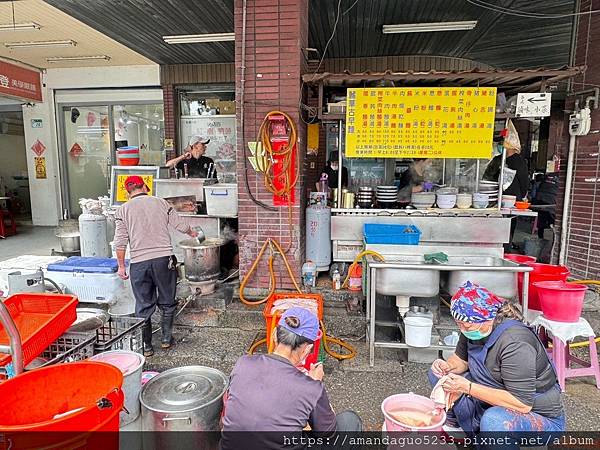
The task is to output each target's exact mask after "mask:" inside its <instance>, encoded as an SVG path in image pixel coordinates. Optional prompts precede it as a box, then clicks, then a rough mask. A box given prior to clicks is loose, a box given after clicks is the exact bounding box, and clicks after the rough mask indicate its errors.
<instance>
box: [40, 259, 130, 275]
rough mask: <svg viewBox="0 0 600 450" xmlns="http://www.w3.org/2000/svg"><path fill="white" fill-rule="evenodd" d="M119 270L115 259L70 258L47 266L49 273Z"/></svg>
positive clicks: (109, 271)
mask: <svg viewBox="0 0 600 450" xmlns="http://www.w3.org/2000/svg"><path fill="white" fill-rule="evenodd" d="M118 268H119V264H118V263H117V260H116V259H113V258H94V257H90V256H72V257H70V258H67V259H66V260H65V261H61V262H58V263H55V264H49V265H48V271H49V272H83V273H115V272H116V271H117V270H118Z"/></svg>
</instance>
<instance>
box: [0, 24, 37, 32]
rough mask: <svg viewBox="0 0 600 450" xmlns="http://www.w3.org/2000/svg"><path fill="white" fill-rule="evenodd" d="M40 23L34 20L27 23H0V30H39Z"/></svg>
mask: <svg viewBox="0 0 600 450" xmlns="http://www.w3.org/2000/svg"><path fill="white" fill-rule="evenodd" d="M40 28H42V27H41V25H38V24H37V23H35V22H27V23H0V31H25V30H39V29H40Z"/></svg>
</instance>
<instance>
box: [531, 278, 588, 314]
mask: <svg viewBox="0 0 600 450" xmlns="http://www.w3.org/2000/svg"><path fill="white" fill-rule="evenodd" d="M534 287H535V288H536V289H537V293H538V295H539V298H540V301H541V304H542V314H544V317H546V319H549V320H554V321H555V322H577V321H578V320H579V318H580V317H581V310H582V309H583V298H584V297H585V291H587V287H585V286H583V285H581V284H575V283H565V282H564V281H540V282H538V283H535V284H534Z"/></svg>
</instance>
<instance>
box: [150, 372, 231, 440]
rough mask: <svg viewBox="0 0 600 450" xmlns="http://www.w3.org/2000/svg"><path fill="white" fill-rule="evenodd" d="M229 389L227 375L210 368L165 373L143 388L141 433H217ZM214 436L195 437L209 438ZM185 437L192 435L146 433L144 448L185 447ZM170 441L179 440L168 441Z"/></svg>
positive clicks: (196, 437) (199, 436)
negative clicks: (183, 439)
mask: <svg viewBox="0 0 600 450" xmlns="http://www.w3.org/2000/svg"><path fill="white" fill-rule="evenodd" d="M228 387H229V380H228V378H227V377H226V376H225V374H224V373H223V372H221V371H219V370H216V369H212V368H210V367H204V366H187V367H177V368H175V369H170V370H167V371H165V372H162V373H161V374H160V375H157V376H156V377H154V378H152V379H151V380H150V381H148V383H146V385H145V386H144V387H143V389H142V393H141V395H140V402H141V404H142V431H218V430H219V429H220V418H221V411H222V410H223V395H224V394H225V391H226V390H227V388H228ZM214 434H215V433H199V434H196V435H192V436H195V439H210V437H211V436H212V435H214ZM146 435H147V436H146ZM185 435H189V433H144V449H146V448H156V449H159V448H182V446H181V445H180V444H181V442H180V441H179V439H180V437H181V436H185ZM147 439H148V440H147ZM169 439H176V441H174V442H167V441H168V440H169ZM172 444H174V445H172ZM196 444H198V443H196ZM196 448H206V447H201V446H196Z"/></svg>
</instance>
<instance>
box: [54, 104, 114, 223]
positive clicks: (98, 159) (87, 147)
mask: <svg viewBox="0 0 600 450" xmlns="http://www.w3.org/2000/svg"><path fill="white" fill-rule="evenodd" d="M63 116H64V117H63V123H64V139H65V142H64V143H65V151H66V156H65V159H64V160H65V162H66V169H67V176H68V191H67V192H68V200H69V205H70V210H71V213H72V214H74V215H79V214H80V213H81V209H80V207H79V199H81V198H98V196H101V195H106V194H107V192H108V180H109V178H110V165H111V159H112V158H111V152H112V146H111V140H110V129H109V118H108V106H78V107H67V108H64V109H63Z"/></svg>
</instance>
